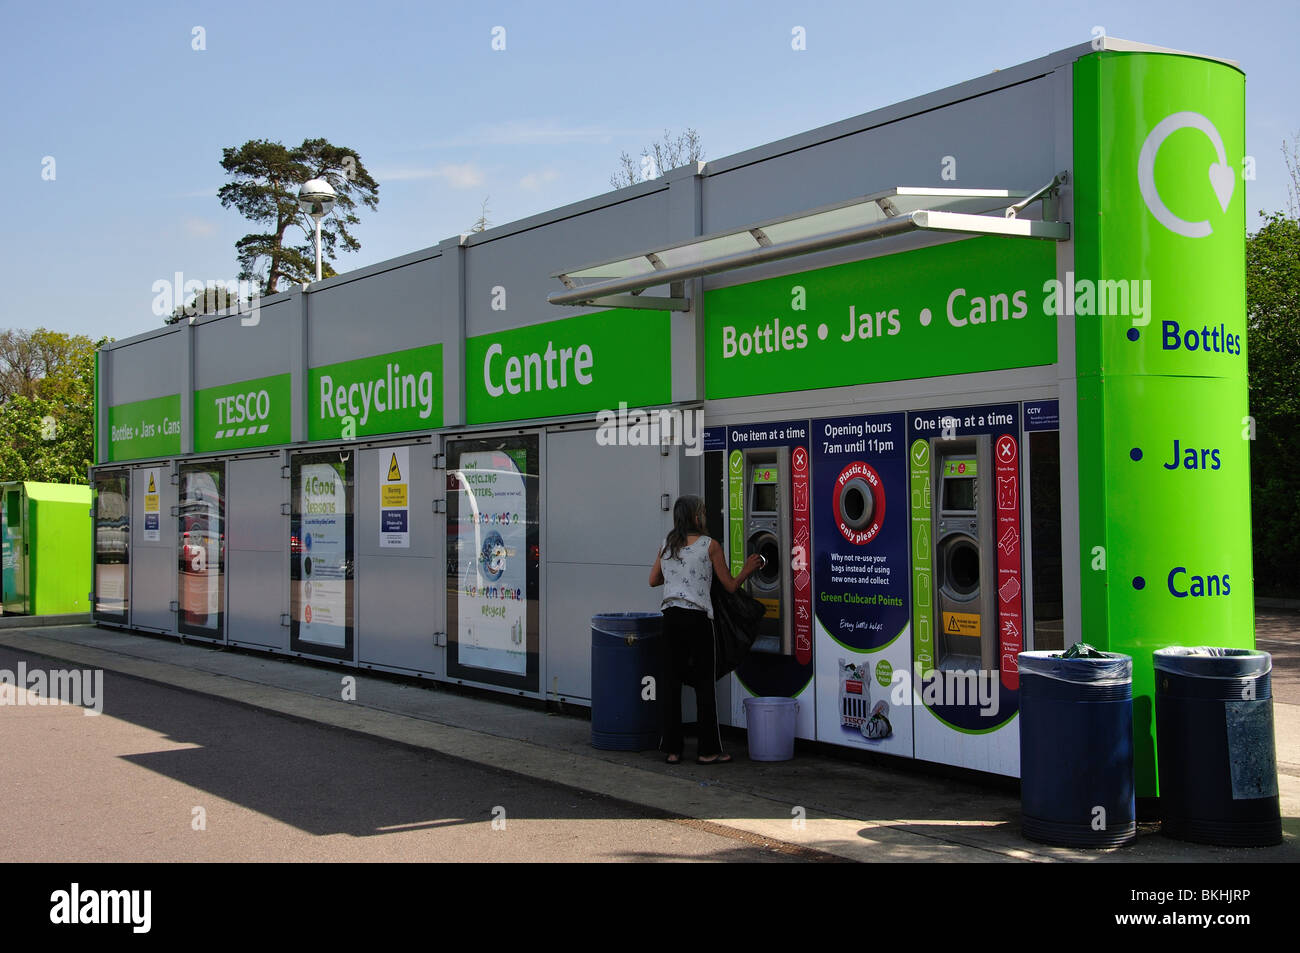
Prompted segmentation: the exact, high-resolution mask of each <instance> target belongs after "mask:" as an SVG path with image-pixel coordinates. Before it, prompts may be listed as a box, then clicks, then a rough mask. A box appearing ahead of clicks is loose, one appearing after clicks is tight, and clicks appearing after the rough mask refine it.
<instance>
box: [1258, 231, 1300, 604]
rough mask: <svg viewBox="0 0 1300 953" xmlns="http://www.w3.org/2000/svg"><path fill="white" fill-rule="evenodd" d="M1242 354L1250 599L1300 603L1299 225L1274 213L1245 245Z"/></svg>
mask: <svg viewBox="0 0 1300 953" xmlns="http://www.w3.org/2000/svg"><path fill="white" fill-rule="evenodd" d="M1246 321H1247V332H1246V344H1247V348H1246V353H1247V358H1248V360H1249V369H1250V412H1251V415H1252V416H1253V417H1254V422H1255V442H1254V443H1253V444H1252V445H1251V454H1250V482H1251V487H1250V498H1251V499H1250V502H1251V511H1252V512H1251V523H1252V526H1253V531H1254V552H1255V591H1256V592H1257V593H1258V594H1259V595H1263V596H1285V597H1289V598H1295V597H1298V596H1300V541H1297V535H1296V531H1297V529H1300V469H1298V468H1297V467H1296V461H1297V460H1300V221H1297V219H1296V218H1294V217H1288V216H1286V215H1284V214H1282V213H1281V212H1274V213H1273V214H1272V215H1269V216H1266V217H1265V221H1264V225H1263V226H1262V227H1261V228H1260V229H1259V231H1257V232H1255V234H1253V235H1250V236H1248V237H1247V239H1246Z"/></svg>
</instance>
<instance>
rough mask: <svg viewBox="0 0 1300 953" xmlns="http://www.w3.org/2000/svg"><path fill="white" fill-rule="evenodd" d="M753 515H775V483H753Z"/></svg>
mask: <svg viewBox="0 0 1300 953" xmlns="http://www.w3.org/2000/svg"><path fill="white" fill-rule="evenodd" d="M751 511H752V512H754V513H775V512H776V484H775V483H755V484H754V497H753V507H752V508H751Z"/></svg>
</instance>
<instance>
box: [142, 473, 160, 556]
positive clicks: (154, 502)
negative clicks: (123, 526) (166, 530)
mask: <svg viewBox="0 0 1300 953" xmlns="http://www.w3.org/2000/svg"><path fill="white" fill-rule="evenodd" d="M144 474H145V490H144V540H145V542H146V543H157V542H161V540H162V527H161V525H160V519H161V510H162V507H161V503H160V501H161V494H160V493H159V492H158V486H159V484H160V483H161V481H162V470H161V469H160V468H158V467H150V468H149V469H147V470H145V471H144Z"/></svg>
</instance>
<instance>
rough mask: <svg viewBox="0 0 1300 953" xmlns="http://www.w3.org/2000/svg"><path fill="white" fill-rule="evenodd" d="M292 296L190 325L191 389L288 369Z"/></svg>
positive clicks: (229, 382)
mask: <svg viewBox="0 0 1300 953" xmlns="http://www.w3.org/2000/svg"><path fill="white" fill-rule="evenodd" d="M295 304H296V299H295V298H293V297H290V298H287V299H286V298H282V299H280V300H279V301H277V302H275V303H274V304H271V305H266V306H265V307H262V308H261V309H260V310H259V311H258V313H257V323H256V324H251V323H250V324H244V323H243V322H244V321H251V320H252V319H253V316H252V315H251V314H247V315H231V316H228V317H223V318H219V319H217V320H215V321H206V322H204V323H201V324H196V325H195V326H194V389H195V390H203V389H204V388H205V387H215V386H216V385H218V384H231V383H234V382H236V381H245V380H249V379H251V378H254V377H269V376H270V375H272V374H284V373H286V372H287V371H288V370H289V346H290V342H289V339H290V334H291V332H292V331H293V313H294V306H295Z"/></svg>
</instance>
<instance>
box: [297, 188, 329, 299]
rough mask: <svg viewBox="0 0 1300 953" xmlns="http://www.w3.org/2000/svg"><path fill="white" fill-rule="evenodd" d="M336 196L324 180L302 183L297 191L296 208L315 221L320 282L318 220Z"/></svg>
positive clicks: (317, 265) (317, 266)
mask: <svg viewBox="0 0 1300 953" xmlns="http://www.w3.org/2000/svg"><path fill="white" fill-rule="evenodd" d="M337 201H338V194H337V193H336V192H335V191H334V187H333V186H332V185H330V184H329V183H328V182H326V181H325V180H324V179H312V180H311V181H310V182H304V183H303V185H302V188H300V189H299V190H298V207H299V208H300V209H302V210H303V211H304V212H306V213H307V214H308V215H310V216H311V217H312V218H313V219H315V220H316V280H317V281H320V220H321V219H322V218H324V217H325V216H326V215H328V214H329V213H330V209H332V208H333V207H334V203H335V202H337Z"/></svg>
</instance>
